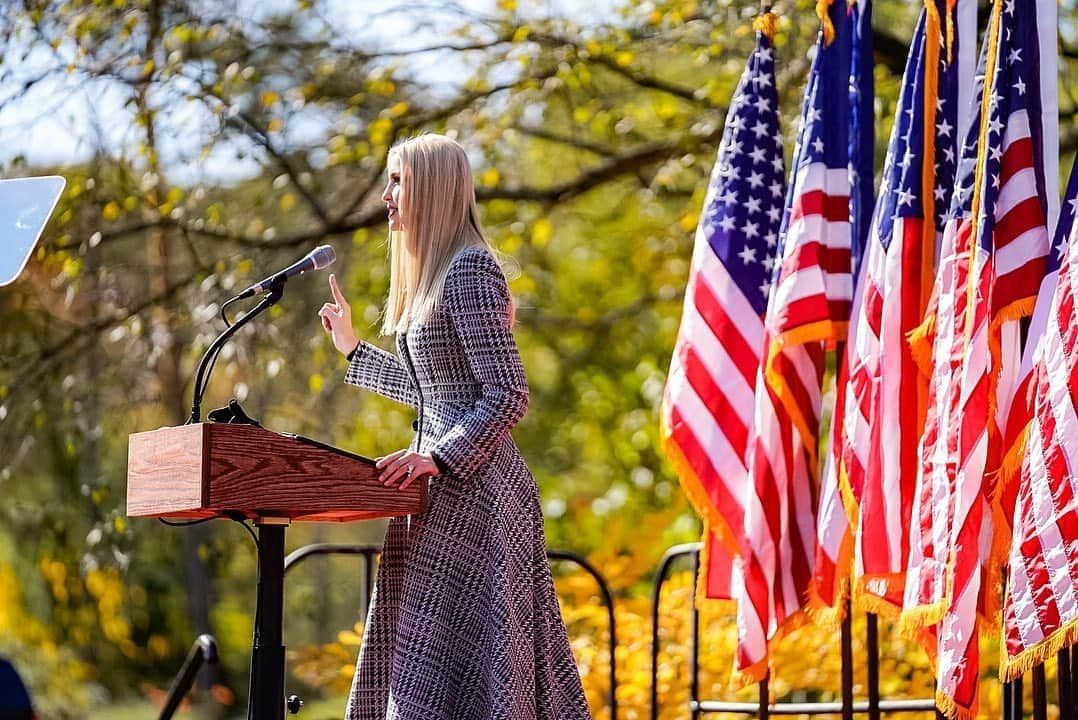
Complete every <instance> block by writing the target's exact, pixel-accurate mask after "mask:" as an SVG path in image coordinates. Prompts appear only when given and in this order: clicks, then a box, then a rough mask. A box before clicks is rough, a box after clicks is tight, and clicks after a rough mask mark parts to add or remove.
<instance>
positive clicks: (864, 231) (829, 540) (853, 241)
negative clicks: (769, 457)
mask: <svg viewBox="0 0 1078 720" xmlns="http://www.w3.org/2000/svg"><path fill="white" fill-rule="evenodd" d="M849 11H850V13H851V18H850V21H851V25H852V26H853V27H854V28H855V29H854V30H853V33H852V37H851V49H850V51H851V55H850V63H851V72H850V84H849V100H850V130H849V132H850V137H849V142H848V146H849V171H850V187H851V193H850V220H851V232H852V236H851V238H850V247H851V251H852V257H853V258H858V257H861V255H862V254H863V250H862V248H863V247H864V246H865V243H866V241H867V239H868V231H869V227H870V224H871V222H870V221H871V218H872V207H873V197H874V189H873V167H872V164H873V154H874V145H875V132H874V131H875V123H874V113H873V104H874V102H875V88H874V83H873V77H872V32H871V29H870V22H871V12H870V8H869V4H868V3H865V4H864V5H863V6H861V5H853V6H850V8H849ZM851 265H853V266H854V269H855V270H856V272H855V273H854V277H857V276H858V275H863V273H864V270H863V269H862V268H861V267H860V266H861V265H862V263H860V262H856V261H854V262H851ZM859 284H860V281H858V282H856V283H855V285H854V294H855V297H857V293H858V291H857V287H858V286H859ZM857 312H858V311H857V305H856V303H855V304H854V306H853V312H852V313H851V321H853V320H855V319H856V317H857ZM850 331H851V333H852V331H853V325H852V324H851V326H850ZM846 347H847V346H846V345H845V343H838V344H836V346H835V351H836V352H835V356H836V357H837V358H839V372H838V378H837V381H836V382H835V393H834V395H835V407H834V411H833V412H832V419H833V420H834V419H835V418H841V417H842V416H843V414H844V412H843V403H844V402H845V399H846V392H845V385H846V378H847V377H848V374H847V362H846V357H845V356H846V352H845V348H846ZM840 426H841V423H837V424H836V423H835V422H834V421H833V422H832V425H831V434H830V439H831V443H830V448H831V449H830V452H828V453H827V455H826V458H825V467H824V474H823V477H822V480H821V482H820V502H819V508H818V510H817V513H816V565H815V571H814V573H813V578H812V584H811V586H810V588H809V604H810V605H811V606H812V608H813V617H814V618H815V619H816V620H817V621H819V622H822V623H823V624H825V625H833V624H835V623H836V622H837V621H838V620H840V619H841V617H842V614H843V610H844V602H843V601H844V600H845V597H846V593H847V590H848V578H849V571H850V566H851V558H852V540H853V538H852V536H851V532H850V528H851V527H855V525H854V523H853V522H852V520H853V518H850V517H848V516H847V511H848V509H849V506H850V503H849V502H847V500H846V499H844V495H847V494H848V493H846V492H844V490H845V489H844V487H843V485H842V483H841V482H840V478H839V475H838V472H837V469H838V468H839V465H838V464H836V462H835V461H836V460H837V459H838V458H840V457H841V450H840V449H839V448H841V446H842V438H841V433H840V432H838V430H837V428H838V427H840Z"/></svg>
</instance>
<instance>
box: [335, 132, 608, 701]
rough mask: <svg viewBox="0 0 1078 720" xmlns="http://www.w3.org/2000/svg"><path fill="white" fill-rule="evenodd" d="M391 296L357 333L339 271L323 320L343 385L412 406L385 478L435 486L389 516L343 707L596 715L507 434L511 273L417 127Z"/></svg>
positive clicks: (471, 197)
mask: <svg viewBox="0 0 1078 720" xmlns="http://www.w3.org/2000/svg"><path fill="white" fill-rule="evenodd" d="M388 171H389V179H388V184H387V185H386V189H385V193H384V194H383V196H382V200H383V201H385V204H386V209H387V211H388V214H389V229H390V252H389V255H390V265H391V275H390V282H389V298H388V301H387V303H386V309H385V318H384V324H383V326H382V333H383V334H385V335H388V334H391V333H396V344H397V352H398V353H399V357H398V356H397V355H393V354H391V353H388V352H386V351H384V350H381V349H379V348H377V347H375V346H374V345H371V344H370V343H368V342H364V341H357V340H356V335H355V331H354V330H353V328H352V319H351V311H350V309H349V306H348V303H347V302H346V301H345V299H344V297H343V296H342V295H341V291H340V289H339V288H338V286H337V281H336V279H335V278H334V277H333V276H332V275H331V276H330V289H331V291H332V293H333V302H332V303H326V304H325V305H324V306H323V307H322V309H321V311H320V312H319V315H320V316H321V318H322V325H323V327H324V328H325V330H326V332H328V333H329V334H330V335H331V336H332V338H333V343H334V345H335V346H336V348H337V349H338V350H339V351H340V352H342V353H346V354H347V355H348V358H349V364H348V370H347V372H346V373H345V382H348V383H350V384H352V385H358V386H359V387H362V388H366V389H368V390H372V391H374V392H376V393H379V394H381V395H385V396H386V397H389V398H392V399H394V400H397V401H399V402H402V403H406V404H408V405H411V406H413V407H415V408H417V410H418V413H419V420H418V421H417V423H415V424H414V427H415V428H416V430H417V432H416V436H415V439H414V440H413V441H412V443H411V444H410V445H409V447H408V448H407V449H404V450H399V451H397V452H395V453H392V454H390V455H386V456H385V457H381V458H379V459H378V467H380V468H381V475H380V477H381V479H382V481H383V482H384V483H385V484H386V485H396V486H398V487H401V488H403V487H406V486H407V485H409V484H410V483H413V482H416V481H422V482H427V481H428V479H429V482H430V503H429V507H428V509H427V511H426V512H425V513H423V514H422V515H413V516H411V517H407V518H394V519H393V520H392V521H390V523H389V529H388V531H387V533H386V538H385V545H384V548H383V550H382V558H381V564H380V565H379V568H378V578H377V583H376V586H375V592H374V598H373V601H372V604H371V608H370V612H369V614H368V617H367V624H366V626H365V629H364V633H363V644H362V647H361V648H360V653H359V661H358V663H357V665H356V674H355V679H354V680H353V683H352V691H351V695H350V696H349V699H348V707H347V711H346V718H347V720H360V719H363V720H375V719H376V718H377V720H385V719H387V718H394V719H400V720H472V719H474V720H487V719H488V718H489V719H493V718H506V719H509V720H539V719H549V720H555V719H556V720H577V719H578V718H589V717H590V715H589V712H588V707H587V704H586V702H585V699H584V693H583V690H582V688H581V684H580V678H579V675H578V674H577V668H576V663H575V662H574V660H573V655H572V651H571V649H570V647H569V642H568V638H567V636H566V632H565V626H564V624H563V623H562V620H561V614H560V611H559V608H558V600H557V597H556V596H555V594H554V586H553V582H552V580H551V576H550V569H549V567H548V565H547V557H546V541H545V538H544V534H543V517H542V514H541V512H540V508H539V493H538V490H537V489H536V485H535V480H534V479H533V478H532V476H531V473H530V472H529V471H528V468H527V466H526V465H525V463H524V459H523V458H522V457H521V455H520V452H519V450H517V447H516V445H515V444H514V443H513V439H512V437H510V435H509V431H510V429H511V428H512V427H513V426H514V425H516V424H517V423H518V422H519V421H520V419H521V418H522V417H523V416H524V413H525V411H526V410H527V409H528V384H527V381H526V380H525V377H524V368H523V366H522V365H521V362H520V355H519V353H518V352H517V346H516V343H515V342H514V340H513V334H512V325H513V319H514V305H513V299H512V296H511V295H510V294H509V289H508V287H507V285H506V281H505V276H504V275H503V274H502V270H501V268H500V267H499V265H498V263H497V261H496V260H495V258H494V256H493V254H492V253H491V249H490V247H489V246H488V245H487V242H486V239H485V238H484V236H483V231H482V228H481V227H480V224H479V216H478V213H477V211H476V204H475V188H474V186H473V184H472V175H471V169H470V167H469V165H468V158H467V155H466V154H465V152H464V150H463V149H462V148H461V147H460V145H458V144H457V143H456V142H454V141H453V140H451V139H449V138H447V137H444V136H440V135H422V136H420V137H417V138H413V139H411V140H408V141H405V142H403V143H401V144H399V145H396V146H395V147H394V148H393V149H392V150H390V152H389V162H388Z"/></svg>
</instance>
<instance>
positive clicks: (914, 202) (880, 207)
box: [825, 0, 973, 616]
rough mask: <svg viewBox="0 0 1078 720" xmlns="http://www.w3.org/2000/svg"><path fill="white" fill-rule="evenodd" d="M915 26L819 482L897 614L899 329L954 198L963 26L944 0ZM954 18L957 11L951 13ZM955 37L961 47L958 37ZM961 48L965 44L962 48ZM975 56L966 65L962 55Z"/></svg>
mask: <svg viewBox="0 0 1078 720" xmlns="http://www.w3.org/2000/svg"><path fill="white" fill-rule="evenodd" d="M929 3H930V4H929V5H928V6H927V7H926V8H925V9H924V10H922V12H921V17H920V19H919V20H918V24H917V28H916V30H915V31H914V35H913V40H912V44H911V47H910V54H909V57H908V59H907V62H906V71H905V77H904V79H903V84H902V90H901V93H900V96H899V102H898V106H897V109H896V114H895V121H894V125H893V126H892V129H891V139H890V142H889V145H888V151H887V159H886V161H885V163H884V173H883V181H882V185H881V187H880V192H879V200H878V202H877V205H876V212H875V215H874V218H873V224H872V230H871V234H870V239H869V242H868V246H867V248H866V254H865V261H864V265H865V267H864V270H863V274H862V278H861V281H860V283H859V287H858V303H857V306H856V310H855V313H856V314H855V318H854V322H853V327H852V329H851V340H850V343H849V346H848V350H847V356H846V359H847V374H846V378H845V380H846V384H845V386H844V387H842V388H839V392H840V393H843V402H842V403H841V410H842V414H841V415H837V416H836V418H837V421H836V425H835V427H836V429H837V431H838V432H840V433H841V436H840V437H839V438H837V440H836V446H837V447H839V448H841V450H840V455H839V456H838V457H837V458H836V462H832V463H831V464H830V466H829V468H831V469H833V470H832V471H833V472H834V469H837V471H838V472H837V473H835V475H834V476H833V477H828V478H826V479H825V483H828V484H832V483H837V484H839V485H840V487H841V488H842V494H843V496H844V497H845V498H846V503H847V504H848V505H849V504H852V505H854V507H847V512H848V513H849V514H851V515H856V514H858V513H859V520H858V522H857V525H856V542H855V568H854V576H855V586H854V597H855V600H856V601H857V604H858V606H859V607H861V608H863V609H865V610H867V611H870V612H879V613H883V614H887V615H892V616H894V615H897V613H898V611H899V610H900V609H901V607H902V597H903V588H904V578H905V571H906V564H907V560H908V556H909V521H910V511H911V508H912V505H913V491H914V488H915V485H916V480H917V465H918V458H917V441H918V440H919V439H920V436H921V430H922V428H923V424H924V414H925V410H926V407H927V394H928V385H927V379H926V378H925V376H924V374H923V373H922V372H921V369H920V367H919V366H918V363H917V361H916V359H915V357H914V355H913V351H912V347H911V346H910V344H909V343H908V342H907V336H908V335H909V334H910V333H911V332H913V331H914V330H915V329H916V328H917V327H918V326H919V325H920V324H921V322H922V320H923V319H924V315H925V311H926V310H927V305H928V298H929V294H930V292H931V289H932V283H933V278H934V275H935V272H934V271H935V252H936V246H937V244H938V240H937V238H938V236H939V235H941V234H942V230H943V222H944V215H945V213H946V211H947V209H948V208H949V207H950V200H951V194H952V189H953V187H954V175H955V169H956V165H957V154H956V152H957V149H958V141H957V138H958V134H959V133H958V128H957V126H958V105H959V90H960V70H961V69H966V71H967V75H968V81H969V82H970V83H972V75H973V73H972V67H965V66H966V65H967V63H962V62H960V59H962V58H963V53H964V52H965V47H964V44H963V43H961V42H960V40H961V38H962V33H961V32H959V33H957V34H954V33H952V37H951V42H950V46H949V47H948V46H945V45H944V43H943V41H942V40H943V38H942V29H943V27H944V26H945V24H946V22H947V13H948V12H950V11H951V10H950V9H948V7H947V3H946V0H929ZM951 25H952V27H954V19H953V18H952V19H951ZM956 44H957V46H956ZM967 54H968V53H967ZM969 64H970V65H971V63H969Z"/></svg>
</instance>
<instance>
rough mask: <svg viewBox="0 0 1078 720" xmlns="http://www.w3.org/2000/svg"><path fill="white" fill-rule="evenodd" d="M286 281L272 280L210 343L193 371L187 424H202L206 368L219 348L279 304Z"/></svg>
mask: <svg viewBox="0 0 1078 720" xmlns="http://www.w3.org/2000/svg"><path fill="white" fill-rule="evenodd" d="M287 281H288V278H287V277H280V276H278V277H275V278H273V281H272V282H271V284H270V286H269V290H268V291H267V292H266V296H265V297H264V298H262V300H260V301H259V303H258V304H257V305H255V306H254V307H253V308H251V309H250V310H248V311H247V312H245V313H244V314H243V315H241V316H240V317H239V319H237V320H236V322H235V323H233V324H232V325H230V326H229V327H227V328H225V330H224V332H222V333H221V334H220V335H218V336H217V338H216V339H215V340H214V341H213V342H212V343H210V346H209V347H208V348H207V349H206V352H205V353H203V355H202V359H201V360H199V363H198V369H197V370H196V371H195V382H194V388H193V391H194V393H193V397H192V399H191V416H190V417H189V418H188V419H187V423H188V424H193V423H200V422H202V396H203V395H204V394H205V392H206V385H207V384H208V383H209V374H208V370H207V366H209V367H210V368H212V363H213V360H214V359H215V358H216V357H217V353H219V352H220V351H221V348H222V347H224V345H225V343H226V342H228V340H229V338H231V337H232V336H233V335H235V334H236V332H237V331H239V329H240V328H241V327H243V326H244V325H246V324H247V323H249V322H250V321H251V320H253V319H255V317H257V316H258V315H261V314H262V313H263V312H265V311H266V310H268V309H269V308H270V307H272V306H274V305H276V304H277V303H278V302H280V300H281V298H282V297H284V286H285V283H286V282H287ZM238 298H239V296H237V297H235V298H232V299H230V300H228V301H226V303H225V304H226V305H227V304H228V303H229V302H232V300H236V299H238Z"/></svg>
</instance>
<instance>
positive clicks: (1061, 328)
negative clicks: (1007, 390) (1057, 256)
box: [1000, 232, 1078, 680]
mask: <svg viewBox="0 0 1078 720" xmlns="http://www.w3.org/2000/svg"><path fill="white" fill-rule="evenodd" d="M1076 239H1078V233H1074V232H1072V233H1071V235H1070V242H1069V243H1068V249H1067V255H1066V257H1065V258H1064V261H1063V264H1062V265H1061V267H1060V272H1059V278H1058V284H1057V286H1056V290H1055V293H1054V296H1053V302H1052V304H1051V306H1050V312H1048V313H1046V318H1047V322H1046V327H1045V331H1044V334H1043V338H1042V341H1041V343H1040V344H1039V346H1038V348H1037V350H1036V353H1035V359H1034V365H1033V367H1034V370H1033V380H1032V385H1033V387H1034V390H1035V392H1034V397H1036V406H1035V412H1034V414H1033V417H1032V418H1031V420H1030V423H1029V430H1028V439H1027V445H1026V453H1025V455H1024V456H1023V460H1022V466H1021V484H1020V486H1019V490H1018V496H1017V506H1016V510H1015V515H1014V536H1013V543H1012V545H1011V551H1010V558H1009V578H1008V580H1009V582H1008V592H1007V602H1006V604H1005V605H1004V611H1003V619H1004V662H1003V663H1002V665H1001V667H1000V675H1001V677H1002V678H1004V679H1005V680H1012V679H1014V678H1015V677H1018V676H1019V675H1021V674H1022V673H1024V672H1026V671H1027V670H1029V669H1030V668H1031V667H1033V666H1035V665H1037V664H1040V663H1043V662H1044V661H1045V660H1046V659H1047V658H1048V657H1050V656H1051V655H1052V654H1054V653H1055V652H1056V651H1058V650H1059V649H1061V648H1063V647H1066V646H1068V645H1071V644H1073V642H1074V641H1075V639H1076V633H1078V551H1075V549H1074V544H1075V542H1076V541H1078V502H1076V499H1078V498H1076V489H1078V488H1076V479H1075V474H1074V471H1073V469H1072V468H1074V467H1075V463H1078V409H1076V398H1078V393H1076V390H1078V314H1076V313H1075V296H1076V288H1078V263H1076V262H1075V257H1074V253H1075V241H1076Z"/></svg>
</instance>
